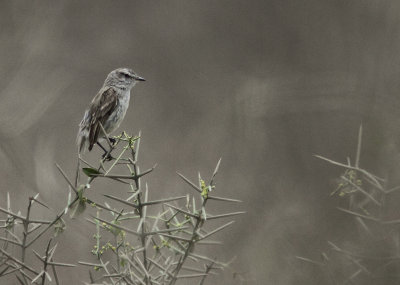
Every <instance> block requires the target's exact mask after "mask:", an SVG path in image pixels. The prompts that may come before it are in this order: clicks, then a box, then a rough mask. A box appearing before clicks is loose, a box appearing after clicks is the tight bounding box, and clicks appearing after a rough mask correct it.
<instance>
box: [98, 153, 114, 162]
mask: <svg viewBox="0 0 400 285" xmlns="http://www.w3.org/2000/svg"><path fill="white" fill-rule="evenodd" d="M101 157H102V158H103V159H104V160H105V161H110V160H113V159H115V158H114V157H113V156H112V155H111V153H109V152H105V153H104V154H103V155H102V156H101Z"/></svg>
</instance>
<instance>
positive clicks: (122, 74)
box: [104, 68, 145, 89]
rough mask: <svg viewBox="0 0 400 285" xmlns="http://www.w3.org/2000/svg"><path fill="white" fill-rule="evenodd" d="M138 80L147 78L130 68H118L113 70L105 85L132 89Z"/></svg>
mask: <svg viewBox="0 0 400 285" xmlns="http://www.w3.org/2000/svg"><path fill="white" fill-rule="evenodd" d="M137 81H145V79H144V78H143V77H141V76H139V75H137V74H136V73H135V72H134V71H133V70H132V69H130V68H118V69H115V70H113V71H111V72H110V73H109V74H108V76H107V79H106V81H105V82H104V85H109V86H115V87H118V88H123V89H131V88H132V87H133V86H135V84H136V82H137Z"/></svg>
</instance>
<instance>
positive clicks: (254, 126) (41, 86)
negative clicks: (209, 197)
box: [0, 0, 400, 284]
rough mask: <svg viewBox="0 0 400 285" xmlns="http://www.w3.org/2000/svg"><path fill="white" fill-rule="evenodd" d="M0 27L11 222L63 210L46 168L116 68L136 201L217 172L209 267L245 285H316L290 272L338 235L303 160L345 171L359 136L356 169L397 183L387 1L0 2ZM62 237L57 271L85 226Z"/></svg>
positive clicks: (86, 238)
mask: <svg viewBox="0 0 400 285" xmlns="http://www.w3.org/2000/svg"><path fill="white" fill-rule="evenodd" d="M0 16H1V17H0V31H1V32H0V50H1V54H0V64H1V68H0V86H1V91H0V122H1V124H0V158H1V161H2V163H1V164H0V178H1V180H0V204H1V205H3V206H4V204H5V197H6V192H7V191H9V192H10V193H11V198H12V201H13V205H14V209H15V208H16V205H22V203H26V201H27V197H28V196H29V195H33V194H35V193H37V192H39V193H40V194H41V198H42V199H43V201H46V202H47V203H49V204H51V205H52V206H53V208H54V209H60V208H61V207H63V206H64V205H65V203H66V194H67V192H66V188H67V187H66V184H65V182H64V180H63V179H62V177H61V176H60V175H59V173H58V172H57V171H56V169H55V166H54V162H58V163H59V164H60V165H61V166H62V167H63V168H64V169H65V170H66V172H68V174H69V175H70V176H72V175H73V173H74V168H75V164H76V155H75V153H76V147H75V136H76V132H77V125H78V123H79V121H80V120H81V117H82V116H83V112H84V110H85V108H86V106H87V104H88V103H89V101H90V100H91V98H92V97H93V96H94V94H95V93H96V92H97V90H98V89H99V88H100V87H101V85H102V83H103V80H104V79H105V76H106V74H107V73H108V72H109V71H111V70H112V69H114V68H117V67H121V66H127V67H132V68H133V69H134V70H135V71H136V72H137V73H138V74H140V75H142V76H144V77H145V78H146V79H147V81H146V82H145V83H143V84H138V85H137V87H135V88H134V90H133V94H134V105H133V106H132V105H131V107H130V109H129V111H128V114H127V117H126V118H125V121H124V123H123V125H122V127H121V129H124V130H126V131H128V132H130V133H137V132H138V131H139V130H142V134H143V140H142V145H141V161H142V165H143V166H142V168H147V167H150V166H151V165H153V164H154V163H156V162H157V163H158V164H159V165H158V168H157V169H156V171H155V172H154V173H153V174H151V175H150V176H148V177H147V181H148V183H149V187H150V190H151V192H150V193H151V195H150V196H151V197H165V196H173V195H176V194H182V193H185V191H191V190H190V189H188V188H187V187H186V185H184V184H183V183H182V182H181V181H180V180H179V179H178V178H177V176H176V174H175V171H180V172H182V173H183V174H185V175H187V176H188V177H190V178H193V179H194V178H195V177H196V175H197V171H198V170H200V172H201V173H202V174H203V176H205V177H208V176H209V175H210V174H211V173H212V170H213V168H214V166H215V164H216V162H217V160H218V159H219V157H221V156H222V165H221V169H220V174H219V176H218V178H217V190H216V191H218V194H219V195H220V196H230V197H233V198H238V199H241V200H243V201H244V202H243V203H242V204H240V205H226V208H224V209H214V212H217V211H220V212H226V211H229V210H246V211H247V212H248V213H247V214H246V215H244V216H243V217H239V218H235V220H236V223H235V224H234V226H232V227H230V228H229V229H227V230H226V232H225V234H223V235H220V236H219V238H220V239H221V240H223V241H224V242H225V245H224V246H222V247H218V248H216V249H212V252H213V254H215V255H216V256H217V257H218V258H219V259H220V260H228V259H230V258H231V257H232V256H237V260H236V261H235V263H234V264H233V268H234V269H235V270H236V271H237V272H239V273H240V274H242V276H244V277H245V278H246V280H247V281H246V282H245V284H324V282H325V281H326V280H325V276H324V275H323V274H320V273H319V271H318V270H316V269H315V268H313V267H312V266H311V265H305V264H303V263H301V262H299V261H298V260H296V259H295V258H294V256H296V255H301V256H307V257H310V258H315V259H318V258H319V253H320V252H321V251H322V250H326V249H327V248H328V245H327V243H326V241H327V240H332V241H337V242H338V243H340V242H343V241H344V240H345V238H346V234H345V232H346V229H348V227H350V226H351V225H349V223H348V217H346V216H344V215H343V214H341V213H338V212H337V211H336V210H335V206H336V205H337V203H338V201H337V200H338V198H332V197H330V196H329V194H330V192H331V191H332V190H333V189H334V188H335V187H336V185H335V182H334V178H335V177H337V176H338V175H339V174H340V173H341V169H338V168H335V167H333V166H330V165H327V164H326V163H324V162H322V161H319V160H317V159H316V158H314V157H313V154H321V155H325V156H327V157H330V158H333V159H336V160H340V161H343V162H344V161H345V159H346V156H349V155H350V156H352V157H354V153H355V149H356V139H357V131H358V127H359V125H360V124H361V123H362V124H363V126H364V145H363V152H362V159H361V164H362V166H363V167H365V168H366V169H369V170H371V171H373V172H375V173H376V174H378V175H380V176H382V177H384V178H387V179H388V181H389V182H388V185H389V186H394V185H397V184H398V183H399V182H400V181H399V180H400V179H399V178H398V175H397V174H398V172H399V169H400V168H399V167H398V165H399V162H400V157H399V154H398V145H399V131H398V128H397V126H398V123H399V118H400V117H399V111H398V109H399V107H400V96H399V95H398V93H399V90H400V81H399V79H398V78H399V75H400V65H399V63H400V2H398V1H376V0H370V1H367V0H362V1H361V0H360V1H319V0H318V1H317V0H315V1H282V0H279V1H278V0H276V1H265V0H260V1H40V2H36V1H35V2H32V1H2V2H1V3H0ZM98 153H100V152H98ZM98 153H97V154H98ZM95 157H96V153H90V154H87V158H88V159H94V158H95ZM97 186H98V187H99V188H101V186H100V185H99V184H97ZM98 191H101V190H98ZM68 225H69V227H70V230H67V231H66V233H65V234H64V235H63V236H61V237H60V238H59V243H60V244H59V247H58V252H57V257H58V258H59V259H61V260H63V261H65V262H74V261H76V260H77V259H84V258H90V253H87V254H85V253H84V252H85V251H87V244H88V243H89V242H90V243H92V240H91V233H89V232H88V231H87V229H88V228H90V226H88V224H87V222H85V221H84V220H83V219H82V220H78V221H76V222H74V223H70V222H69V223H68ZM93 230H94V229H93ZM62 277H63V278H64V280H65V283H69V284H78V283H79V281H80V280H88V275H87V272H86V269H85V270H80V269H76V270H62ZM214 282H215V284H235V283H236V284H239V280H238V279H237V278H236V279H232V271H227V272H225V273H224V274H223V275H222V276H221V277H219V278H216V279H214ZM211 283H212V282H211ZM211 283H209V284H211ZM376 284H378V283H376ZM379 284H383V283H379Z"/></svg>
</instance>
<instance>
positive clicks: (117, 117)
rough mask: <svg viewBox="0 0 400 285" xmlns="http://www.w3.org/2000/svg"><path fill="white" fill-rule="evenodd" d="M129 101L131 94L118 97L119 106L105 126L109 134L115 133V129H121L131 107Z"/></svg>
mask: <svg viewBox="0 0 400 285" xmlns="http://www.w3.org/2000/svg"><path fill="white" fill-rule="evenodd" d="M129 100H130V92H129V91H127V92H123V93H122V94H121V95H119V96H118V102H117V106H116V108H115V110H114V112H112V113H111V114H110V117H109V118H108V120H107V121H106V122H105V124H104V128H105V130H106V131H107V133H111V132H113V131H114V130H115V129H117V128H118V127H119V125H120V124H121V122H122V120H123V119H124V117H125V114H126V111H127V110H128V107H129Z"/></svg>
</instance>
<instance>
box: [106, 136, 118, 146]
mask: <svg viewBox="0 0 400 285" xmlns="http://www.w3.org/2000/svg"><path fill="white" fill-rule="evenodd" d="M108 139H109V140H110V143H111V144H112V145H115V143H116V142H117V140H116V139H114V138H112V137H109V138H108Z"/></svg>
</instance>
